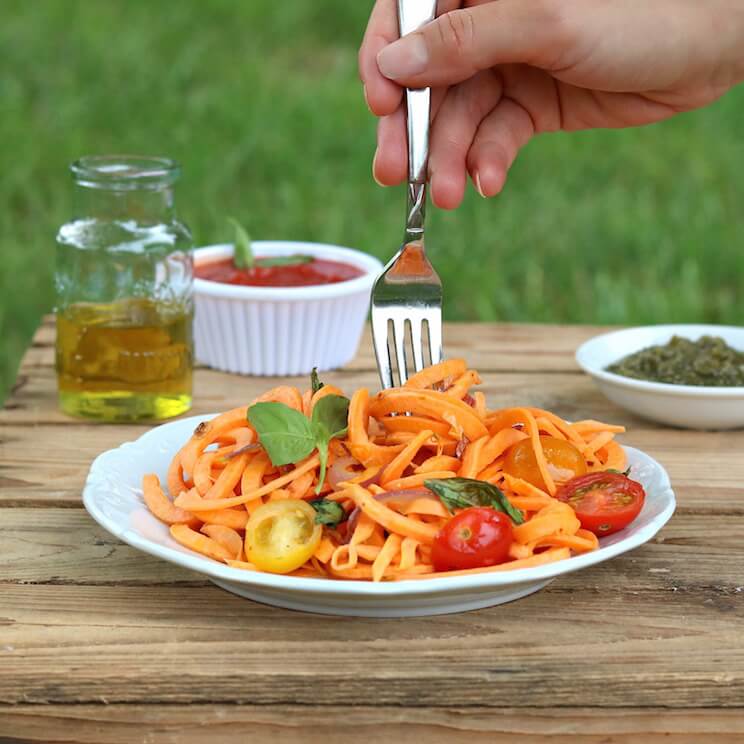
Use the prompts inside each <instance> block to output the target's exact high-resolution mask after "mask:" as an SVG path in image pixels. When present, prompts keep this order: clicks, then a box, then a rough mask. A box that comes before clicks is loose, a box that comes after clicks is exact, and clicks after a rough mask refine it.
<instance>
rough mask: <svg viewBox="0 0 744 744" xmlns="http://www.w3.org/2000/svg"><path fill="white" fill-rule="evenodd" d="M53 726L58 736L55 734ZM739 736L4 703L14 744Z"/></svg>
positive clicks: (665, 727) (665, 718)
mask: <svg viewBox="0 0 744 744" xmlns="http://www.w3.org/2000/svg"><path fill="white" fill-rule="evenodd" d="M51 732H54V733H53V736H54V740H53V741H52V740H51V739H50V738H49V736H50V733H51ZM393 740H394V741H396V742H401V744H418V743H419V742H427V744H440V743H444V744H461V743H462V744H468V743H469V742H489V743H491V744H546V743H547V742H549V743H550V744H706V743H710V744H740V743H741V742H742V741H744V708H738V709H731V710H721V711H718V712H717V713H716V716H715V717H712V716H711V714H710V710H709V709H704V708H703V709H698V710H694V709H690V710H684V711H675V710H667V709H663V708H625V709H620V710H619V711H617V712H614V711H605V710H597V709H595V708H563V709H557V710H554V711H551V712H550V713H546V712H545V711H544V710H540V709H529V710H525V709H509V708H501V709H499V710H494V709H492V708H479V707H470V708H457V707H453V706H446V707H441V708H439V707H437V708H426V709H424V708H420V707H398V706H371V705H345V706H343V707H341V706H328V707H319V706H302V705H282V706H271V707H266V706H260V705H211V704H207V705H198V706H195V705H189V706H186V705H168V706H156V705H136V704H135V705H77V706H69V707H68V706H59V705H45V706H29V705H18V706H13V707H5V708H3V707H0V741H1V742H7V744H10V743H11V742H13V743H15V744H21V743H22V742H23V743H28V744H31V742H35V743H38V744H58V743H60V744H61V742H65V744H140V743H141V744H145V743H147V744H174V743H175V742H177V743H178V744H204V742H205V741H208V742H210V744H226V743H228V742H235V741H240V742H245V741H249V742H263V741H270V742H272V743H273V744H293V743H294V742H298V741H301V742H303V743H304V744H337V743H338V744H348V742H349V741H361V742H364V743H365V744H388V743H389V742H390V741H393Z"/></svg>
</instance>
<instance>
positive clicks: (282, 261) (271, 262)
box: [255, 253, 314, 268]
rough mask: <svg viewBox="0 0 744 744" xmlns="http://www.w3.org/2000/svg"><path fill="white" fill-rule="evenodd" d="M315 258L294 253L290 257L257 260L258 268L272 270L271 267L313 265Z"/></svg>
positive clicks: (270, 257) (269, 257) (266, 257)
mask: <svg viewBox="0 0 744 744" xmlns="http://www.w3.org/2000/svg"><path fill="white" fill-rule="evenodd" d="M313 260H314V258H313V256H307V255H305V254H304V253H293V254H292V255H290V256H264V257H263V258H257V259H256V261H255V263H256V266H261V267H265V268H270V267H271V266H297V265H298V264H306V263H311V262H312V261H313Z"/></svg>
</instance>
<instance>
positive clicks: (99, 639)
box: [0, 318, 744, 744]
mask: <svg viewBox="0 0 744 744" xmlns="http://www.w3.org/2000/svg"><path fill="white" fill-rule="evenodd" d="M600 330H602V329H598V328H591V327H555V326H526V325H488V326H486V325H472V324H468V325H449V326H448V327H447V328H446V331H445V333H446V338H447V342H448V351H449V353H450V354H452V355H462V356H464V357H465V358H467V359H468V361H469V363H470V364H471V365H472V366H474V367H476V368H478V369H479V370H480V371H481V372H482V373H483V376H484V383H485V384H484V386H483V389H484V391H485V392H486V395H487V396H488V398H489V403H490V404H491V405H492V406H494V407H495V406H506V405H512V404H515V403H521V404H523V403H531V404H533V405H538V406H543V407H547V408H550V409H551V410H555V411H556V412H558V413H560V414H561V415H563V416H565V417H567V418H573V419H576V418H583V417H592V418H604V419H606V420H609V421H614V422H619V423H623V424H625V425H626V426H628V427H629V432H628V434H627V435H626V436H625V437H624V438H623V441H625V442H626V443H629V444H632V445H634V446H636V447H639V448H640V449H643V450H644V451H646V452H648V453H649V454H651V455H652V456H654V457H656V458H657V459H658V460H659V461H660V462H662V464H664V465H665V467H666V468H667V470H668V471H669V473H670V476H671V478H672V482H673V485H674V487H675V491H676V494H677V498H678V511H677V514H676V515H675V517H674V518H673V520H672V521H671V522H670V523H669V525H667V527H666V528H665V529H664V530H663V531H662V532H661V533H660V534H659V535H658V536H657V537H656V538H655V539H654V540H652V541H651V542H650V543H648V544H647V545H645V546H643V547H641V548H639V549H637V550H635V551H633V552H631V553H629V554H626V555H623V556H620V557H618V558H616V559H615V560H613V561H610V562H607V563H604V564H601V565H600V566H595V567H593V568H591V569H588V570H584V571H581V572H577V573H573V574H569V575H566V576H563V577H560V578H559V579H557V580H556V581H554V582H553V583H552V584H550V585H549V586H548V587H547V588H546V589H545V590H543V591H542V592H540V593H538V594H536V595H532V596H530V597H528V598H525V599H523V600H520V601H519V602H516V603H512V604H508V605H502V606H500V607H496V608H491V609H486V610H480V611H477V612H470V613H466V614H461V615H452V616H445V617H435V618H421V619H417V620H415V621H412V620H374V619H363V618H333V617H322V616H316V615H309V614H301V613H295V612H289V611H285V610H280V609H276V608H271V607H266V606H262V605H259V604H256V603H253V602H249V601H247V600H244V599H241V598H238V597H235V596H233V595H230V594H228V593H227V592H224V591H222V590H220V589H218V588H216V587H215V586H214V585H212V584H211V583H210V582H209V581H208V580H206V579H205V577H203V576H201V575H198V574H194V573H191V572H189V571H186V570H184V569H181V568H179V567H177V566H173V565H171V564H168V563H165V562H163V561H159V560H157V559H155V558H151V557H149V556H146V555H144V554H142V553H140V552H138V551H136V550H134V549H132V548H130V547H128V546H126V545H123V544H121V543H119V542H118V541H117V540H115V539H114V538H112V537H111V536H110V535H108V534H107V533H106V532H105V531H104V530H102V529H101V528H99V527H98V526H97V525H96V524H95V523H94V522H93V521H92V520H91V519H90V518H89V517H88V516H87V514H86V513H85V512H84V511H83V510H82V508H81V500H80V494H81V490H82V486H83V483H84V479H85V475H86V473H87V471H88V468H89V466H90V462H91V460H92V459H93V458H94V457H95V456H96V455H97V454H98V453H100V452H101V451H103V450H105V449H109V448H111V447H115V446H118V445H119V444H120V443H121V442H123V441H127V440H131V439H134V438H136V437H137V436H139V435H140V434H141V433H142V432H144V431H146V430H147V429H148V428H149V426H147V425H132V426H112V425H99V424H92V423H90V422H84V421H76V420H72V419H69V418H67V417H65V416H63V415H62V414H60V413H59V412H58V411H57V406H56V393H55V378H54V369H53V343H54V329H53V324H52V321H51V319H49V318H47V319H45V322H44V323H43V324H42V326H41V327H40V329H39V331H38V333H37V334H36V337H35V339H34V342H33V344H32V346H31V348H30V349H29V350H28V352H27V354H26V356H25V358H24V361H23V364H22V367H21V370H20V374H19V379H18V383H17V385H16V389H15V392H14V393H13V394H12V395H11V396H10V398H9V400H8V402H7V405H6V408H5V409H4V410H3V411H0V546H2V548H1V549H0V742H45V743H46V744H53V743H54V742H79V743H80V744H92V743H93V742H95V743H96V744H99V743H100V744H109V742H110V743H117V742H127V744H129V743H130V742H140V741H141V742H174V741H178V742H185V743H186V744H189V742H199V744H201V742H204V741H209V742H210V744H212V743H214V744H219V743H220V742H223V741H224V742H233V741H245V740H250V741H271V742H273V743H274V744H277V743H278V744H281V743H282V742H290V741H298V740H301V741H303V742H316V741H317V742H323V743H324V744H328V743H331V744H332V743H333V742H336V741H339V742H341V741H344V742H346V741H348V740H349V739H350V738H351V737H355V738H356V739H357V740H361V741H364V742H383V741H384V742H387V741H389V740H391V739H392V738H396V739H397V740H398V741H400V742H403V743H405V742H418V741H428V742H435V743H436V742H440V741H441V742H460V741H463V742H464V741H468V742H472V741H484V742H485V741H488V742H495V743H496V744H506V742H515V743H516V744H525V743H527V742H529V743H532V742H535V743H537V742H548V741H549V742H554V743H557V744H568V743H569V742H571V743H572V744H573V743H574V742H577V743H579V744H600V743H601V744H626V743H627V744H630V743H631V742H632V743H633V744H635V743H636V742H638V743H639V744H646V743H648V744H660V743H661V742H662V741H663V742H674V743H675V744H698V743H699V742H716V744H718V743H719V742H720V743H721V744H733V743H734V742H744V708H743V707H742V706H744V634H742V632H741V628H742V626H743V625H742V623H743V621H744V617H743V615H744V568H743V567H744V520H743V519H742V517H744V489H742V483H744V432H741V431H740V432H730V433H726V434H721V433H714V432H694V431H679V430H673V429H663V428H659V427H656V426H655V425H654V424H651V423H648V422H645V421H642V420H640V419H637V418H635V417H633V416H631V415H629V414H627V413H625V412H624V411H622V410H620V409H618V408H617V407H616V406H614V405H613V404H611V403H610V402H608V401H607V400H606V399H604V398H603V397H602V396H601V395H600V394H599V393H598V391H597V390H596V389H595V388H594V386H593V385H592V383H591V381H590V380H589V379H588V378H586V377H585V376H584V375H582V374H581V373H580V372H579V371H578V369H577V367H576V365H575V362H574V359H573V352H574V351H575V348H576V347H577V345H578V344H580V343H581V342H583V341H584V340H586V339H587V338H589V337H591V336H593V335H595V334H596V333H597V332H599V331H600ZM360 351H361V353H360V354H359V356H358V357H357V359H356V360H355V361H354V362H353V364H351V365H350V366H349V367H348V368H347V369H345V370H342V371H337V372H332V373H327V374H325V375H323V377H324V378H325V379H326V380H328V381H329V382H333V383H334V384H338V385H340V386H341V387H342V388H346V389H347V390H351V389H353V388H355V387H358V386H360V385H367V386H369V387H370V388H373V389H374V388H376V387H377V378H376V373H375V371H374V361H373V358H372V354H371V345H370V344H369V341H368V338H365V340H363V342H362V347H361V350H360ZM276 382H277V380H276V379H271V378H258V379H255V378H254V379H251V378H243V377H236V376H231V375H225V374H222V373H219V372H216V371H214V370H209V369H199V370H197V372H196V389H197V391H198V393H199V394H198V397H197V399H196V402H195V408H194V413H195V414H206V413H209V412H213V411H219V410H224V409H226V408H229V407H233V406H236V405H240V404H243V403H245V402H246V401H248V400H250V399H251V398H253V397H255V396H256V395H257V394H258V393H259V392H261V391H263V390H264V389H266V388H267V387H268V386H270V385H272V384H276ZM292 382H295V383H302V384H304V382H305V380H304V378H303V379H300V378H295V379H293V380H292Z"/></svg>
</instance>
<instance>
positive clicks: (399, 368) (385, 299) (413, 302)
mask: <svg viewBox="0 0 744 744" xmlns="http://www.w3.org/2000/svg"><path fill="white" fill-rule="evenodd" d="M435 12H436V0H398V23H399V26H400V35H401V36H404V35H405V34H408V33H411V31H415V30H416V29H417V28H419V27H420V26H423V25H424V24H425V23H428V22H429V21H431V20H433V18H434V15H435ZM406 106H407V109H408V115H407V129H408V190H407V193H408V199H407V203H408V212H407V218H406V230H405V235H404V238H403V246H402V248H401V249H400V250H399V251H398V252H397V253H396V254H395V256H393V258H392V259H391V260H390V262H389V263H388V264H387V266H385V268H384V269H383V272H382V274H381V275H380V276H379V278H378V279H377V281H376V282H375V286H374V288H373V290H372V302H371V311H372V339H373V341H374V346H375V356H376V357H377V368H378V370H379V372H380V381H381V382H382V387H383V388H389V387H393V386H394V385H395V384H399V385H403V384H404V383H405V381H406V380H407V379H408V376H409V372H410V370H411V367H413V369H414V370H415V371H416V372H418V371H419V370H421V369H423V368H424V366H425V365H426V364H436V363H437V362H439V361H441V358H442V282H441V280H440V278H439V275H438V274H437V272H436V271H434V267H433V266H432V265H431V263H430V262H429V259H428V258H427V257H426V250H425V248H424V213H425V210H426V177H427V173H426V167H427V161H428V159H429V112H430V109H431V90H430V89H429V88H421V89H415V90H413V89H410V88H407V89H406ZM424 328H425V329H426V335H427V336H428V351H429V354H428V359H425V358H424V356H425V353H424V352H425V348H424ZM406 337H409V338H410V345H409V347H408V348H409V353H406V346H407V344H406V340H407V338H406ZM396 372H397V379H395V378H394V376H395V373H396Z"/></svg>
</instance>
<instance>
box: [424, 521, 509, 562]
mask: <svg viewBox="0 0 744 744" xmlns="http://www.w3.org/2000/svg"><path fill="white" fill-rule="evenodd" d="M511 544H512V522H511V519H510V518H509V517H508V516H507V515H506V514H503V513H502V512H498V511H496V510H495V509H491V508H490V507H486V506H482V507H481V506H473V507H470V508H469V509H463V510H462V511H461V512H459V513H458V514H456V515H455V516H454V517H452V519H450V520H449V522H447V524H445V525H444V527H442V529H441V530H440V531H439V534H438V535H437V536H436V538H435V540H434V544H433V545H432V548H431V562H432V563H433V564H434V568H435V569H436V570H437V571H453V570H456V569H462V568H480V567H481V566H495V565H496V564H497V563H503V562H504V561H505V560H506V559H507V558H508V557H509V548H510V546H511Z"/></svg>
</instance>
